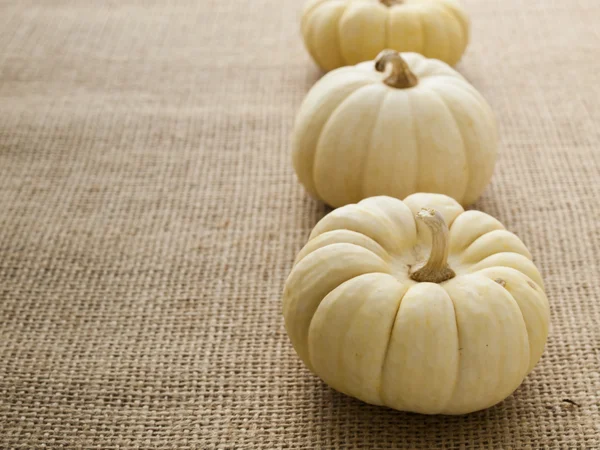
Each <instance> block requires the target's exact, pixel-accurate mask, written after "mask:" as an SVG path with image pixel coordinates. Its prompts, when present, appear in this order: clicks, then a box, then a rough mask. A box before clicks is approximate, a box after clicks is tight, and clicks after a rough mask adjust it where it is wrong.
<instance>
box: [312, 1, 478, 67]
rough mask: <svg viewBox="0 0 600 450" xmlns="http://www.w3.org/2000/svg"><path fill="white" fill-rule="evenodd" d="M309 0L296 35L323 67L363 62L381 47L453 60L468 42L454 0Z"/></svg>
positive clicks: (466, 29) (466, 26)
mask: <svg viewBox="0 0 600 450" xmlns="http://www.w3.org/2000/svg"><path fill="white" fill-rule="evenodd" d="M384 3H385V2H381V1H380V0H309V1H308V2H307V3H306V4H305V6H304V9H303V12H302V37H303V38H304V43H305V46H306V48H307V50H308V52H309V53H310V55H311V56H312V58H313V59H314V60H315V62H316V63H317V64H318V65H319V66H320V67H321V68H322V69H323V70H325V71H329V70H333V69H337V68H338V67H343V66H348V65H354V64H357V63H359V62H363V61H368V60H371V59H373V58H375V56H376V55H377V54H378V53H379V52H380V51H381V50H384V49H386V48H390V49H392V50H396V51H399V52H416V53H420V54H422V55H425V56H427V57H428V58H436V59H439V60H441V61H444V62H446V63H448V64H450V65H454V64H456V63H457V62H458V61H459V60H460V58H461V56H462V55H463V53H464V51H465V49H466V48H467V45H468V43H469V19H468V16H467V14H466V12H465V11H464V9H463V8H462V7H461V6H460V4H459V3H458V2H457V1H454V0H404V1H402V2H396V3H394V2H393V1H391V2H389V3H391V5H390V6H386V5H385V4H384Z"/></svg>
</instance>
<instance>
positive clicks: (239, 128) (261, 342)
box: [0, 0, 600, 450]
mask: <svg viewBox="0 0 600 450" xmlns="http://www.w3.org/2000/svg"><path fill="white" fill-rule="evenodd" d="M465 3H466V6H467V8H468V10H469V11H470V13H471V15H472V19H473V42H472V45H471V47H470V48H469V50H468V53H467V55H466V57H465V58H464V60H463V62H462V63H461V64H460V65H459V70H460V71H461V72H462V73H463V74H465V75H466V77H468V78H469V79H470V80H471V81H472V83H473V84H474V85H475V86H476V87H477V88H478V89H480V90H481V91H482V92H483V94H484V95H485V96H486V97H487V98H488V99H489V102H490V103H491V105H492V106H493V108H494V110H495V111H496V112H497V115H498V119H499V122H500V128H501V135H502V142H501V155H500V159H499V163H498V166H497V171H496V174H495V177H494V180H493V183H492V185H491V187H490V188H489V189H488V190H487V192H486V194H485V196H484V197H483V199H482V200H481V201H480V202H479V203H478V204H477V205H476V206H477V207H478V208H480V209H482V210H484V211H486V212H488V213H490V214H492V215H494V216H496V217H498V218H499V219H500V220H501V221H503V222H504V223H505V224H506V225H507V227H509V228H510V229H511V230H513V231H515V232H516V233H517V234H518V235H519V236H521V237H522V238H523V240H524V241H525V242H526V243H527V244H528V245H529V246H530V249H531V250H532V252H533V253H534V255H535V258H536V261H537V263H538V264H539V266H540V268H541V270H542V273H543V275H544V277H545V279H546V283H547V290H548V295H549V298H550V301H551V304H552V318H553V328H552V332H551V337H550V340H549V344H548V347H547V352H546V353H545V355H544V357H543V359H542V361H541V363H540V365H539V366H538V368H537V369H536V370H535V372H534V373H533V374H532V375H531V376H530V377H529V378H528V379H527V380H526V382H525V383H524V385H523V386H522V387H521V388H520V389H519V390H518V391H517V392H516V393H515V394H514V395H513V396H512V397H510V398H509V399H508V400H506V401H505V402H503V403H502V404H501V405H499V406H497V407H494V408H492V409H489V410H487V411H484V412H480V413H476V414H472V415H470V416H466V417H454V418H451V417H424V416H419V415H412V414H404V413H399V412H395V411H391V410H387V409H382V408H378V407H373V406H368V405H365V404H362V403H360V402H358V401H355V400H353V399H350V398H348V397H345V396H343V395H341V394H338V393H336V392H333V391H332V390H330V389H329V388H327V387H326V386H325V385H323V384H322V383H321V382H320V381H319V380H318V379H316V378H315V377H313V376H312V375H310V374H309V373H308V371H307V370H305V369H304V368H303V366H302V365H301V363H300V362H299V360H298V359H297V357H296V355H295V354H294V352H293V350H292V348H291V345H290V344H289V341H288V339H287V337H286V334H285V331H284V327H283V321H282V318H281V316H280V309H281V306H280V301H281V300H280V294H281V291H282V287H283V283H284V280H285V277H286V276H287V274H288V272H289V270H290V268H291V264H292V261H293V258H294V256H295V254H296V252H297V251H298V250H299V249H300V248H301V246H302V245H303V243H304V242H305V239H306V237H307V235H308V233H309V230H310V229H311V228H312V227H313V226H314V224H315V223H316V222H317V221H318V220H319V219H320V218H321V217H322V216H323V215H324V214H325V212H326V209H325V208H324V207H323V205H321V204H318V203H316V202H315V201H312V200H310V199H308V198H307V197H306V195H305V194H304V193H303V191H302V189H301V188H300V187H299V185H298V184H297V183H296V181H295V179H294V175H293V171H292V169H291V165H290V156H289V152H290V146H289V134H290V130H291V126H292V123H293V119H294V115H295V112H296V111H297V108H298V107H299V104H300V102H301V100H302V98H303V96H304V94H305V93H306V92H307V90H308V89H309V88H310V86H311V85H312V84H313V83H314V82H315V81H316V80H317V79H318V77H319V76H320V74H319V72H318V71H317V69H316V68H315V66H314V65H313V64H312V62H311V61H310V60H309V58H308V56H307V54H306V53H305V51H304V49H303V47H302V44H301V41H300V37H299V33H298V13H299V9H300V6H301V2H300V1H299V0H188V1H184V0H178V1H175V0H173V1H167V0H164V1H162V0H154V1H145V2H141V1H139V2H138V1H133V0H130V1H116V0H115V1H108V0H107V1H91V0H90V1H83V0H81V1H72V2H69V1H65V0H44V1H33V0H31V1H16V0H11V1H9V0H6V1H0V321H1V322H0V324H1V326H0V448H2V449H9V448H18V449H21V448H23V449H25V448H28V449H41V448H52V449H60V448H68V449H79V448H98V449H125V448H127V449H129V448H132V449H134V448H135V449H264V450H267V449H268V450H270V449H279V448H290V449H317V448H324V449H325V448H334V449H342V448H344V449H345V448H356V449H388V448H403V449H432V448H440V449H488V448H494V449H525V448H527V449H529V448H531V449H541V448H544V449H545V448H560V449H567V448H569V449H570V448H579V449H595V448H599V447H600V414H599V406H600V396H599V391H600V362H599V359H600V331H599V324H600V286H599V273H600V265H599V263H598V257H599V251H600V232H599V231H598V230H599V227H598V221H599V220H600V206H599V201H598V200H599V198H600V173H599V172H600V125H599V123H600V106H599V100H600V87H599V85H600V33H599V31H598V30H599V29H598V23H600V4H599V3H598V1H597V0H573V1H549V0H528V1H521V0H468V1H465ZM565 399H570V400H572V401H574V402H576V403H577V405H578V406H577V405H573V404H571V403H568V402H565V401H564V400H565Z"/></svg>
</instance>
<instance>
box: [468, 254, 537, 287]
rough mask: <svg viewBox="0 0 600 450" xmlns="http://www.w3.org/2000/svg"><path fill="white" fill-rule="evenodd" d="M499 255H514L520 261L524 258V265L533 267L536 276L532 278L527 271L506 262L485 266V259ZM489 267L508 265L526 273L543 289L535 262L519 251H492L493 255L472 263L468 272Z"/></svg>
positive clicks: (476, 271) (473, 272) (475, 271)
mask: <svg viewBox="0 0 600 450" xmlns="http://www.w3.org/2000/svg"><path fill="white" fill-rule="evenodd" d="M501 255H514V256H516V257H517V259H521V260H522V261H523V260H524V261H523V262H524V263H525V265H526V266H529V269H533V270H534V271H535V272H534V274H535V275H536V276H535V278H534V277H531V276H529V275H528V274H527V273H525V272H523V271H522V270H520V269H518V268H516V267H513V266H509V265H506V264H495V265H489V266H485V263H486V261H487V260H489V259H493V258H498V257H500V256H501ZM479 265H484V266H485V267H480V268H476V267H477V266H479ZM490 267H510V268H512V269H515V270H518V271H519V272H521V273H523V274H525V275H527V276H528V277H529V278H531V279H532V280H533V282H534V283H535V284H536V285H537V286H538V287H539V288H540V289H541V290H543V289H544V286H543V284H540V283H543V282H542V276H541V274H540V273H539V270H538V269H537V267H536V266H535V264H534V263H533V261H532V260H531V259H529V258H527V257H526V256H523V255H521V254H520V253H515V252H500V253H494V254H493V255H490V256H488V257H487V258H484V259H482V260H481V261H479V262H477V263H475V264H473V265H472V267H471V272H470V273H472V274H475V273H478V272H480V271H481V270H484V269H487V268H490ZM473 268H475V269H474V270H473Z"/></svg>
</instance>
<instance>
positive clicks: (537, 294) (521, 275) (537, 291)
mask: <svg viewBox="0 0 600 450" xmlns="http://www.w3.org/2000/svg"><path fill="white" fill-rule="evenodd" d="M495 269H501V270H507V271H509V273H510V272H513V273H514V275H515V276H516V277H518V278H521V279H522V280H523V281H524V282H525V283H526V284H528V285H529V286H530V287H531V288H532V289H534V291H535V299H536V301H535V302H536V303H537V302H538V301H541V302H542V303H544V305H543V306H544V308H545V309H549V306H548V302H547V299H546V295H545V294H544V291H543V290H541V289H540V288H539V287H533V286H532V285H531V284H530V283H533V285H534V286H537V284H536V283H535V281H533V280H532V279H531V278H529V277H528V276H527V275H526V274H524V273H523V272H521V271H519V270H517V269H514V268H512V267H504V266H497V267H489V268H487V269H482V270H481V271H480V272H481V275H483V276H485V277H488V278H490V279H492V276H493V275H491V274H489V273H488V272H492V271H494V270H495ZM494 281H496V282H498V281H497V280H494ZM507 285H508V283H507ZM505 289H506V290H507V291H508V293H509V294H510V295H511V297H512V298H513V299H514V300H515V302H516V303H517V305H518V306H519V311H521V315H522V316H523V321H524V323H525V328H526V333H527V339H528V342H529V364H528V367H527V372H526V375H528V374H529V373H530V372H531V371H532V370H533V368H534V367H535V365H536V364H537V361H538V360H537V359H536V360H532V358H534V357H535V355H534V354H532V348H531V346H532V344H531V341H530V339H529V336H530V334H531V333H530V331H531V330H530V327H529V326H528V323H527V320H525V315H524V314H523V310H522V308H521V305H520V304H519V302H518V301H517V299H516V298H515V296H514V295H513V294H512V292H510V290H509V288H508V287H505ZM541 296H543V298H544V299H546V301H545V302H544V300H543V299H542V297H541ZM542 321H543V320H542ZM538 359H539V357H538Z"/></svg>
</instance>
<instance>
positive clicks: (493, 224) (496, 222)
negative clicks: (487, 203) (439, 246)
mask: <svg viewBox="0 0 600 450" xmlns="http://www.w3.org/2000/svg"><path fill="white" fill-rule="evenodd" d="M463 214H467V216H473V215H480V214H484V217H485V218H486V219H492V220H491V221H490V222H489V226H490V227H497V226H499V227H500V228H490V229H489V230H484V231H482V232H481V233H476V234H475V237H474V238H473V240H472V241H471V242H469V243H468V244H467V245H465V246H464V247H460V248H457V249H454V251H453V253H462V252H464V251H465V250H466V249H467V248H468V247H469V246H470V245H471V244H472V243H473V242H475V241H476V240H477V239H479V238H480V237H481V236H483V235H485V234H487V233H489V232H491V231H495V230H505V229H506V228H504V225H502V223H500V221H499V220H497V219H496V218H494V217H492V216H490V215H489V214H486V213H484V212H482V211H476V210H472V211H464V212H462V213H460V214H459V215H458V216H457V217H456V219H458V218H459V217H460V216H462V215H463ZM456 219H455V220H454V222H452V225H454V223H456ZM452 225H449V228H450V246H451V251H452V240H453V236H452Z"/></svg>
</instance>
